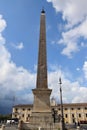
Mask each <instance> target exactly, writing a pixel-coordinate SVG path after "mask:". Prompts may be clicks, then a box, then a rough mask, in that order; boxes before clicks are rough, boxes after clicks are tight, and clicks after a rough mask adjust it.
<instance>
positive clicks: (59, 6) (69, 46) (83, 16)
mask: <svg viewBox="0 0 87 130" xmlns="http://www.w3.org/2000/svg"><path fill="white" fill-rule="evenodd" d="M47 1H48V2H52V4H53V7H54V8H55V10H56V12H62V19H63V20H66V21H67V22H66V25H65V28H66V31H65V32H62V39H61V40H60V41H59V43H61V44H63V45H64V49H63V50H62V52H61V54H63V55H66V56H68V57H69V58H72V56H73V53H76V52H78V51H80V49H81V47H84V46H85V47H87V43H84V40H83V43H81V44H79V42H78V40H79V39H80V37H83V39H87V30H86V27H87V8H86V5H87V0H80V2H79V0H68V1H67V0H47ZM85 44H86V45H85ZM83 45H84V46H83Z"/></svg>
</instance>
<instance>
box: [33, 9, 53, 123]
mask: <svg viewBox="0 0 87 130" xmlns="http://www.w3.org/2000/svg"><path fill="white" fill-rule="evenodd" d="M45 17H46V16H45V11H44V10H42V11H41V18H40V36H39V53H38V66H37V82H36V88H35V89H33V90H32V91H33V94H34V104H33V111H32V123H33V124H34V123H35V122H36V123H37V124H39V123H40V122H42V123H44V122H45V120H48V122H52V112H51V107H50V95H51V91H52V90H51V89H49V88H48V82H47V80H48V78H47V54H46V53H47V52H46V23H45Z"/></svg>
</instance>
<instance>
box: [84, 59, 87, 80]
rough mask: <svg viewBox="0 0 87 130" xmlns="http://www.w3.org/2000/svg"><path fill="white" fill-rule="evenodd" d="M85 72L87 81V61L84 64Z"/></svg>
mask: <svg viewBox="0 0 87 130" xmlns="http://www.w3.org/2000/svg"><path fill="white" fill-rule="evenodd" d="M83 71H84V75H85V78H86V79H87V61H85V62H84V65H83Z"/></svg>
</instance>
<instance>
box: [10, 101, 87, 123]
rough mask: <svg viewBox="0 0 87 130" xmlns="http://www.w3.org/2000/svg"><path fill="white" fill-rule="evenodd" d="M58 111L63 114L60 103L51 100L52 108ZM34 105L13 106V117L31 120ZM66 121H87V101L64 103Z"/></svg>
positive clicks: (58, 113) (25, 120)
mask: <svg viewBox="0 0 87 130" xmlns="http://www.w3.org/2000/svg"><path fill="white" fill-rule="evenodd" d="M53 108H54V110H56V111H57V115H61V109H60V104H57V105H56V104H55V102H53V101H52V102H51V109H53ZM32 109H33V105H30V104H28V105H15V106H14V107H13V112H12V118H18V119H21V120H23V121H24V122H29V119H30V116H31V114H32ZM63 110H64V121H65V123H70V124H71V123H74V122H78V121H79V122H80V121H87V103H72V104H63Z"/></svg>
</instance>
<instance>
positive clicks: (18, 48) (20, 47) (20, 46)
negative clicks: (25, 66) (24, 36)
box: [12, 42, 24, 50]
mask: <svg viewBox="0 0 87 130" xmlns="http://www.w3.org/2000/svg"><path fill="white" fill-rule="evenodd" d="M12 46H13V47H14V48H15V49H17V50H22V49H23V48H24V44H23V42H20V43H18V44H12Z"/></svg>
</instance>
